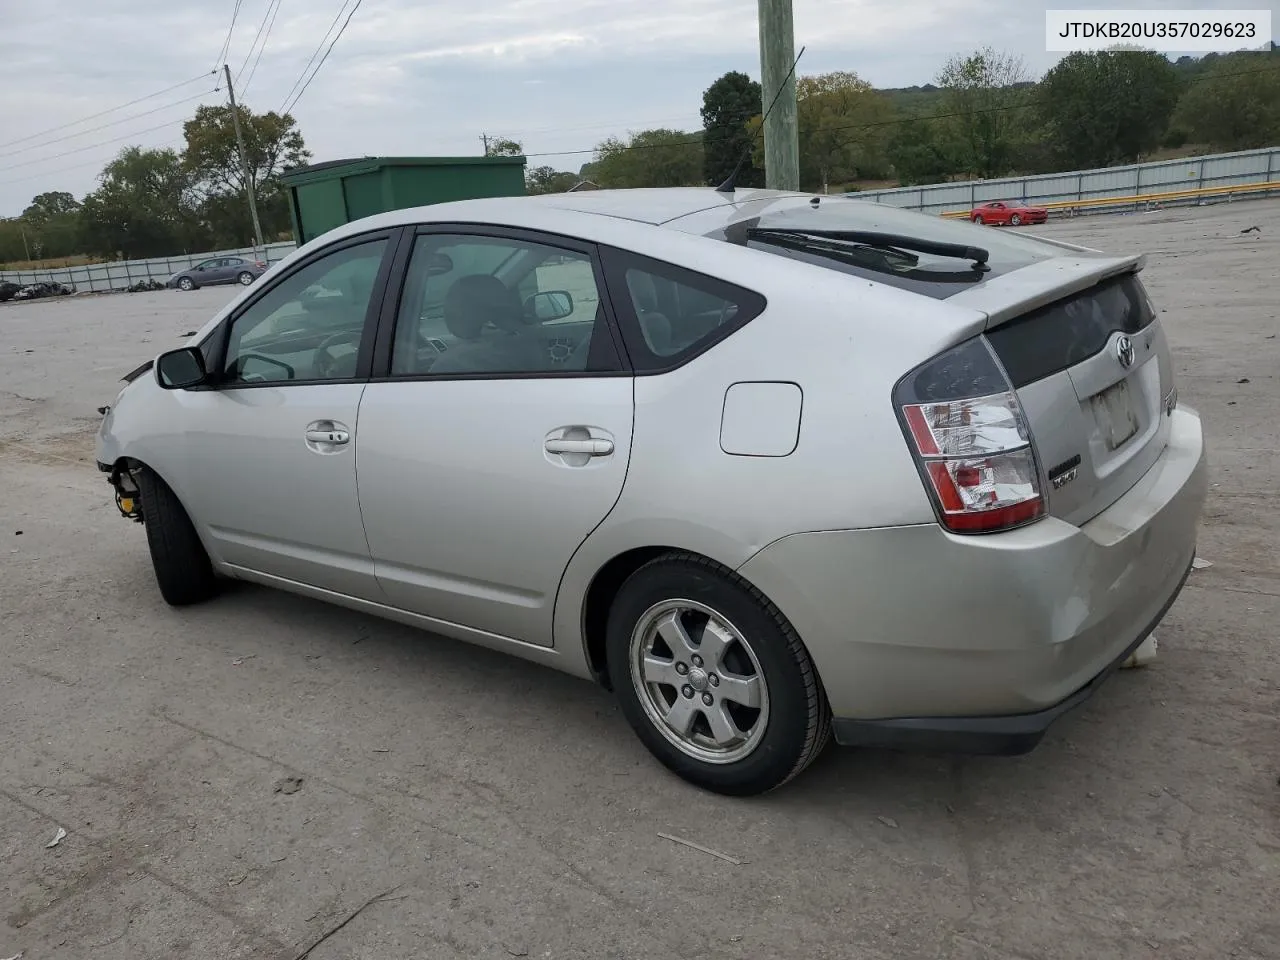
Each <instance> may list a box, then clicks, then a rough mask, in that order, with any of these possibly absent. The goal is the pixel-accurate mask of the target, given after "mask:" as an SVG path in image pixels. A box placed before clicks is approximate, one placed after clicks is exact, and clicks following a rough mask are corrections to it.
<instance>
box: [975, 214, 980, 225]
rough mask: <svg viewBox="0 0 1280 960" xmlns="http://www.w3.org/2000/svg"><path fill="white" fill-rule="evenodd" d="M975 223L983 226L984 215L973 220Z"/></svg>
mask: <svg viewBox="0 0 1280 960" xmlns="http://www.w3.org/2000/svg"><path fill="white" fill-rule="evenodd" d="M973 222H974V223H977V224H981V223H982V214H978V215H977V216H975V217H974V218H973Z"/></svg>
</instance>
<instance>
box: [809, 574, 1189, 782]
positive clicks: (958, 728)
mask: <svg viewBox="0 0 1280 960" xmlns="http://www.w3.org/2000/svg"><path fill="white" fill-rule="evenodd" d="M1193 560H1194V557H1193ZM1191 570H1192V565H1191V564H1188V565H1187V569H1186V570H1185V571H1183V574H1182V577H1181V579H1180V580H1179V581H1178V585H1177V587H1175V588H1174V590H1173V593H1171V594H1170V595H1169V598H1168V599H1167V600H1166V601H1165V602H1164V604H1163V605H1162V606H1161V607H1160V612H1159V613H1157V614H1156V615H1155V617H1154V618H1153V619H1152V620H1151V622H1150V623H1149V624H1147V626H1146V627H1144V628H1143V629H1142V631H1141V632H1140V633H1139V634H1138V636H1137V637H1136V638H1135V639H1134V640H1133V642H1132V643H1130V644H1129V645H1128V646H1127V647H1125V649H1124V652H1123V653H1122V654H1120V656H1118V657H1116V659H1115V660H1113V661H1112V662H1111V663H1110V664H1108V665H1107V667H1106V668H1105V669H1103V671H1102V672H1101V673H1099V674H1098V675H1097V676H1095V677H1094V678H1093V679H1092V680H1090V681H1089V682H1088V683H1086V684H1085V685H1084V686H1083V687H1081V688H1080V689H1079V690H1077V691H1076V692H1075V693H1073V694H1071V695H1070V696H1068V697H1066V698H1065V699H1063V700H1061V701H1059V702H1058V703H1056V704H1054V705H1053V706H1051V707H1047V708H1046V709H1044V710H1039V711H1036V712H1035V713H1018V714H1011V715H1009V716H996V717H904V718H901V719H896V720H850V719H835V720H833V721H832V726H833V728H834V730H835V738H836V742H837V743H839V744H840V745H841V746H846V747H880V748H885V749H890V750H910V751H925V752H930V753H932V752H940V753H966V754H974V755H986V756H1001V757H1013V756H1019V755H1021V754H1024V753H1029V752H1030V751H1031V750H1033V749H1035V747H1036V745H1037V744H1038V743H1039V742H1040V741H1041V739H1042V738H1043V737H1044V735H1045V733H1046V732H1047V731H1048V729H1049V727H1050V725H1052V724H1053V722H1054V721H1055V720H1057V719H1058V718H1059V717H1061V716H1062V715H1063V714H1066V713H1069V712H1070V711H1072V710H1074V709H1075V708H1076V707H1078V706H1080V704H1082V703H1084V702H1085V701H1086V700H1088V699H1089V698H1090V697H1091V696H1093V695H1094V693H1096V692H1097V690H1098V688H1099V687H1101V686H1102V684H1103V683H1104V682H1105V681H1106V680H1107V679H1108V678H1109V677H1110V676H1111V674H1113V673H1114V672H1115V671H1116V670H1118V669H1120V665H1121V664H1122V663H1124V662H1125V660H1127V659H1129V656H1130V655H1131V654H1132V653H1133V651H1135V650H1137V649H1138V647H1140V646H1141V645H1142V641H1144V640H1146V639H1147V637H1149V636H1150V635H1151V633H1152V631H1154V630H1155V628H1156V627H1157V626H1158V625H1159V623H1160V621H1161V620H1163V619H1164V615H1165V614H1166V613H1168V612H1169V608H1170V607H1172V606H1173V604H1174V601H1176V600H1177V599H1178V595H1179V594H1181V593H1182V588H1183V587H1184V586H1186V583H1187V577H1188V576H1190V575H1191Z"/></svg>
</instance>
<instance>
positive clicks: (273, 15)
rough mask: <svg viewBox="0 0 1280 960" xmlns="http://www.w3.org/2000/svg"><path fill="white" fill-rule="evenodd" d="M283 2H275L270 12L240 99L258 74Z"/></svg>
mask: <svg viewBox="0 0 1280 960" xmlns="http://www.w3.org/2000/svg"><path fill="white" fill-rule="evenodd" d="M283 2H284V0H275V9H274V10H272V11H271V22H270V23H268V24H267V32H266V33H265V34H264V35H263V37H262V46H260V47H259V48H258V56H257V58H256V59H255V60H254V61H253V67H252V68H251V69H250V70H249V79H247V80H246V81H245V82H244V86H243V87H241V88H240V96H241V97H242V98H243V97H244V95H245V91H247V90H248V89H249V84H251V83H253V75H254V74H255V73H257V72H258V64H259V63H261V62H262V54H263V53H264V52H265V51H266V49H267V40H269V39H270V38H271V28H272V27H274V26H275V25H276V14H278V13H279V12H280V4H281V3H283ZM249 52H250V53H252V52H253V48H252V47H250V48H249ZM236 82H237V83H238V82H239V78H238V77H237V79H236Z"/></svg>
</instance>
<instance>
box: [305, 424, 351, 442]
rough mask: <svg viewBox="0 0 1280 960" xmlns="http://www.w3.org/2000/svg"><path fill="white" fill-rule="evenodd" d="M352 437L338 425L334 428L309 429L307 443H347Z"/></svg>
mask: <svg viewBox="0 0 1280 960" xmlns="http://www.w3.org/2000/svg"><path fill="white" fill-rule="evenodd" d="M350 439H351V434H350V433H348V432H347V431H346V430H340V429H338V428H336V427H335V428H334V429H332V430H314V429H313V430H308V431H307V443H346V442H347V441H348V440H350Z"/></svg>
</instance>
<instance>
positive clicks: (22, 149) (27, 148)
mask: <svg viewBox="0 0 1280 960" xmlns="http://www.w3.org/2000/svg"><path fill="white" fill-rule="evenodd" d="M208 95H209V91H207V90H202V91H201V92H200V93H197V94H196V95H195V96H193V97H183V98H182V99H181V100H174V101H173V102H172V103H166V104H164V105H163V106H159V107H153V108H152V109H150V110H144V111H142V112H141V113H133V114H130V115H129V116H127V117H121V118H120V119H119V120H112V121H110V122H109V123H100V124H98V125H97V126H96V127H89V128H88V129H87V130H81V131H79V132H78V133H68V134H64V135H63V136H61V137H54V138H53V139H52V140H45V141H43V142H41V143H33V144H31V145H29V146H25V147H19V148H18V149H17V150H10V151H9V152H8V153H0V158H3V157H16V156H17V155H18V154H21V153H27V152H28V151H30V150H39V149H41V148H42V147H49V146H52V145H53V144H55V143H63V142H65V141H67V140H75V139H76V138H77V137H83V136H84V135H85V134H88V133H96V132H97V131H99V130H106V129H107V128H108V127H115V126H118V125H120V124H122V123H128V122H129V121H130V120H137V119H139V118H140V117H149V116H151V115H152V114H155V113H160V112H161V111H162V110H169V109H170V108H172V107H178V106H181V105H182V104H184V103H190V102H191V101H192V100H199V99H200V98H201V97H206V96H208Z"/></svg>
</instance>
